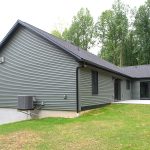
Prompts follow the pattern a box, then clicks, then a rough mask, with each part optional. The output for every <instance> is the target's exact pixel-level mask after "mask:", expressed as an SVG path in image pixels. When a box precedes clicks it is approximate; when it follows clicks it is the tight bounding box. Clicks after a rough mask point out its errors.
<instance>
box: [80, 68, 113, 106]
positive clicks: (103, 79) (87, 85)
mask: <svg viewBox="0 0 150 150" xmlns="http://www.w3.org/2000/svg"><path fill="white" fill-rule="evenodd" d="M79 91H80V106H81V107H84V106H92V105H99V104H106V103H110V102H112V101H113V96H114V89H113V80H112V76H109V75H107V74H105V73H103V72H101V71H100V70H99V71H98V95H92V79H91V69H88V68H83V69H81V70H80V87H79Z"/></svg>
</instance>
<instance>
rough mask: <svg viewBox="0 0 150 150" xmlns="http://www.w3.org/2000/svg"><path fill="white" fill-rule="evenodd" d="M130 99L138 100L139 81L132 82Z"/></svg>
mask: <svg viewBox="0 0 150 150" xmlns="http://www.w3.org/2000/svg"><path fill="white" fill-rule="evenodd" d="M132 99H136V100H139V99H140V81H132Z"/></svg>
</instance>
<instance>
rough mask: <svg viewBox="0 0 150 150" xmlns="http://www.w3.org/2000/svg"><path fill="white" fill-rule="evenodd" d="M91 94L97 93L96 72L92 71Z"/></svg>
mask: <svg viewBox="0 0 150 150" xmlns="http://www.w3.org/2000/svg"><path fill="white" fill-rule="evenodd" d="M92 94H93V95H94V94H98V72H97V71H92Z"/></svg>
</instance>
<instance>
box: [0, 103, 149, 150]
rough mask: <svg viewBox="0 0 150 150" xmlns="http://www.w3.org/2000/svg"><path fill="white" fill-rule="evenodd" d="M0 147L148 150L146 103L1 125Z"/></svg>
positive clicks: (120, 105)
mask: <svg viewBox="0 0 150 150" xmlns="http://www.w3.org/2000/svg"><path fill="white" fill-rule="evenodd" d="M0 149H8V150H9V149H19V150H20V149H39V150H41V149H43V150H46V149H47V150H49V149H51V150H70V149H71V150H80V149H82V150H83V149H84V150H131V149H132V150H148V149H150V105H128V104H112V105H108V106H106V107H103V108H99V109H94V110H91V111H89V112H87V113H85V114H83V115H82V116H80V117H78V118H74V119H65V118H45V119H39V120H30V121H22V122H18V123H12V124H7V125H1V126H0Z"/></svg>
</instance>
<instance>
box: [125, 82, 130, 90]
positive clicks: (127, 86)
mask: <svg viewBox="0 0 150 150" xmlns="http://www.w3.org/2000/svg"><path fill="white" fill-rule="evenodd" d="M126 89H127V90H130V80H126Z"/></svg>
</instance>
